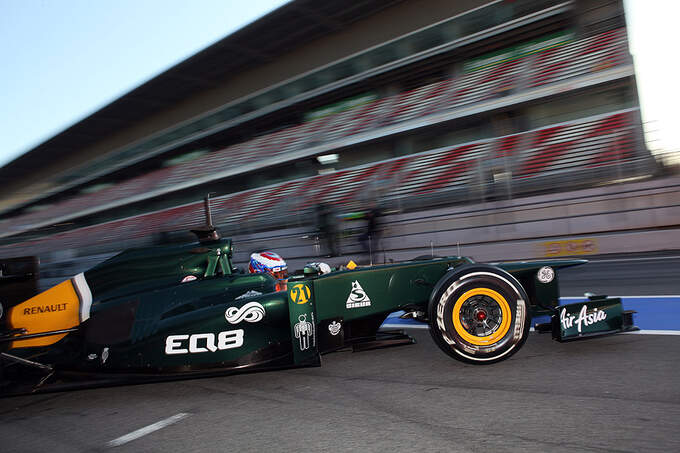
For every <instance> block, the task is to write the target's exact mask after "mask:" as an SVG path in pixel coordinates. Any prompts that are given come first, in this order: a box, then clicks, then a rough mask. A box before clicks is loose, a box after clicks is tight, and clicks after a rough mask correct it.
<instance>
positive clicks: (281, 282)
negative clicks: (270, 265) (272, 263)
mask: <svg viewBox="0 0 680 453" xmlns="http://www.w3.org/2000/svg"><path fill="white" fill-rule="evenodd" d="M271 275H272V276H273V277H274V278H275V279H276V290H277V291H286V290H287V289H288V269H283V270H280V271H276V272H271Z"/></svg>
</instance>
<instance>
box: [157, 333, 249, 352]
mask: <svg viewBox="0 0 680 453" xmlns="http://www.w3.org/2000/svg"><path fill="white" fill-rule="evenodd" d="M241 346H243V329H237V330H227V331H225V332H220V333H218V334H217V336H216V335H215V334H214V333H194V334H191V335H170V336H169V337H167V338H166V339H165V353H166V354H168V355H171V354H198V353H201V352H216V351H224V350H225V349H235V348H240V347H241Z"/></svg>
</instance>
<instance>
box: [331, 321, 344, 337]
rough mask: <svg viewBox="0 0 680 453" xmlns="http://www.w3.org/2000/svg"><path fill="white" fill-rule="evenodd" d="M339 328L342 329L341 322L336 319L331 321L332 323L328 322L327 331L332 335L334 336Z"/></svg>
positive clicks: (338, 331)
mask: <svg viewBox="0 0 680 453" xmlns="http://www.w3.org/2000/svg"><path fill="white" fill-rule="evenodd" d="M340 329H342V324H340V323H339V322H338V321H333V322H332V323H330V324H328V331H329V332H330V333H331V335H333V336H336V335H337V334H339V333H340Z"/></svg>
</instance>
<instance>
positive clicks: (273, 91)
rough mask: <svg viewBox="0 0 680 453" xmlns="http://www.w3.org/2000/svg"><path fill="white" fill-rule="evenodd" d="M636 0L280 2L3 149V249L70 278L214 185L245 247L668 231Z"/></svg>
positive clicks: (660, 237)
mask: <svg viewBox="0 0 680 453" xmlns="http://www.w3.org/2000/svg"><path fill="white" fill-rule="evenodd" d="M232 3H235V2H232ZM226 5H230V3H226ZM197 7H200V6H198V5H197ZM228 7H229V6H225V8H228ZM627 12H628V9H627V7H626V8H624V3H623V2H622V1H617V0H568V1H548V0H545V1H542V0H514V1H510V0H499V1H492V2H488V1H473V0H466V1H457V2H451V1H447V0H389V1H384V0H380V1H378V0H362V1H353V2H347V1H340V0H337V1H336V0H326V1H323V2H318V1H312V0H294V1H290V2H287V3H285V4H283V6H280V7H278V8H277V9H274V10H273V11H271V12H269V13H268V14H266V15H264V16H262V17H260V18H259V19H257V20H255V21H254V22H251V23H249V24H247V25H246V26H243V27H242V28H240V29H238V30H237V31H235V32H233V33H231V34H229V35H228V36H226V37H224V38H223V39H221V40H219V41H217V42H216V43H214V44H213V45H211V46H209V47H207V48H205V49H204V50H202V51H200V52H198V53H196V54H195V55H193V56H191V57H190V58H188V59H186V60H184V61H182V62H181V63H179V64H177V65H175V66H173V67H171V68H170V69H168V70H166V71H165V72H163V73H161V74H160V75H158V76H156V77H154V78H152V79H150V80H149V81H147V82H146V83H144V84H142V85H140V86H138V87H137V88H135V89H133V90H131V91H129V92H128V93H126V94H124V95H122V96H120V97H119V98H117V99H115V100H114V101H112V102H110V103H109V104H108V105H106V106H104V107H102V108H101V109H99V110H98V111H96V112H94V113H92V114H91V115H89V116H88V117H86V118H84V119H82V120H81V121H79V122H77V123H75V124H73V125H72V126H70V127H68V128H67V129H65V130H62V131H61V132H59V133H58V134H56V135H54V136H52V137H50V138H49V139H47V140H45V141H44V142H42V143H40V144H38V145H37V146H35V147H33V148H32V149H30V150H28V151H27V152H25V153H23V154H21V155H19V156H18V157H16V158H14V160H11V161H9V162H7V163H6V164H5V165H4V166H3V167H2V168H0V182H1V183H2V191H1V192H0V258H10V257H17V256H37V257H39V259H40V263H41V274H42V277H43V279H44V280H45V281H46V282H50V281H52V280H54V281H60V280H61V278H62V276H70V275H73V274H74V273H77V272H80V271H81V270H83V269H85V268H87V267H90V266H91V265H93V264H96V263H97V262H99V261H101V260H103V259H105V258H107V257H109V256H111V255H112V254H113V253H116V252H117V251H120V250H122V249H124V248H129V247H138V246H148V245H155V244H162V243H167V242H173V241H183V240H191V237H190V236H188V235H187V233H186V232H187V231H188V230H189V229H191V228H195V227H199V226H201V225H203V224H204V221H205V220H204V219H205V218H204V215H203V201H202V200H203V198H204V197H205V196H206V195H207V194H210V195H211V197H212V199H211V206H212V219H213V223H214V224H215V225H216V226H217V227H218V230H219V231H220V232H221V233H222V235H223V236H226V237H232V238H233V239H234V243H235V246H236V250H235V261H236V262H237V263H243V262H245V261H246V260H247V257H248V255H249V254H250V253H251V252H253V251H257V250H263V249H271V250H275V251H277V252H278V253H279V254H280V255H282V256H283V257H284V258H285V259H286V260H287V261H288V262H289V263H290V265H291V267H292V268H296V267H299V266H300V265H301V264H303V263H304V262H307V261H319V260H322V259H323V260H325V261H328V262H330V263H331V264H340V263H346V262H347V260H348V259H350V258H352V259H355V260H358V261H364V262H368V261H371V260H372V261H374V262H375V261H378V262H383V261H390V260H402V259H410V258H413V257H415V256H418V255H425V254H434V255H452V254H464V255H470V256H472V257H474V258H476V259H478V260H499V259H529V258H539V257H555V256H590V255H603V254H611V253H633V252H659V251H664V250H672V249H677V248H678V247H677V244H678V237H679V230H678V224H679V220H680V214H679V211H678V207H677V204H678V200H680V197H679V196H678V194H679V190H678V187H679V185H680V177H679V176H678V167H677V163H676V161H674V160H673V156H674V154H673V153H672V152H670V151H672V150H668V149H655V146H654V145H653V142H652V141H651V140H649V139H648V140H647V141H646V140H645V134H644V133H643V129H644V128H647V129H648V132H649V130H650V129H652V130H653V129H654V127H655V126H654V124H643V120H642V116H641V106H640V98H639V95H638V81H637V80H636V69H635V68H636V67H635V64H634V63H635V62H634V61H633V58H632V56H631V53H630V48H629V30H628V28H627V16H626V14H627ZM659 45H664V44H663V43H659ZM670 52H671V50H670V49H669V58H670V57H672V55H671V54H670ZM117 64H118V65H125V64H126V62H125V61H119V62H117ZM43 77H50V74H49V73H45V74H43ZM370 213H375V214H376V215H377V217H378V221H377V226H374V228H373V230H372V231H368V232H370V233H371V235H372V237H371V240H370V241H368V243H369V244H370V245H367V243H366V241H363V242H362V240H361V239H362V236H363V235H365V234H366V233H367V228H368V227H367V223H368V217H370V215H371V214H370ZM369 252H370V253H369Z"/></svg>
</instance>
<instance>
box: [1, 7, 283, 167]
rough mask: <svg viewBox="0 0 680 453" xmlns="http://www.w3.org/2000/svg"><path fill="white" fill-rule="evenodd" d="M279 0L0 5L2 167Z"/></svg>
mask: <svg viewBox="0 0 680 453" xmlns="http://www.w3.org/2000/svg"><path fill="white" fill-rule="evenodd" d="M285 3H286V1H284V0H247V1H246V0H193V1H187V0H115V1H104V0H0V166H2V165H4V164H6V163H7V162H9V161H11V160H13V159H14V158H16V157H18V155H20V154H22V153H24V152H26V151H28V150H30V149H31V148H33V147H35V146H36V145H39V144H40V143H42V142H44V141H45V140H47V139H49V138H51V137H52V136H54V135H56V134H57V133H59V132H61V131H62V130H64V129H66V128H68V127H69V126H71V125H73V124H74V123H77V122H78V121H80V120H82V119H84V118H86V117H87V116H89V115H90V114H92V113H94V112H95V111H97V110H99V109H100V108H101V107H104V106H105V105H107V104H109V103H110V102H111V101H114V100H115V99H117V98H118V97H120V96H122V95H123V94H125V93H127V92H129V91H130V90H132V89H134V88H136V87H137V86H139V85H141V84H142V83H144V82H146V81H148V80H149V79H151V78H153V77H154V76H156V75H158V74H160V73H162V72H163V71H165V70H166V69H168V68H170V67H172V66H174V65H175V64H177V63H179V62H181V61H182V60H185V59H186V58H188V57H190V56H191V55H193V54H195V53H197V52H198V51H200V50H202V49H204V48H205V47H207V46H209V45H210V44H213V43H214V42H216V41H219V40H220V39H221V38H223V37H225V36H227V35H229V34H231V33H233V32H234V31H236V30H238V29H239V28H242V27H243V26H245V25H247V24H249V23H250V22H253V21H254V20H256V19H258V18H259V17H261V16H263V15H265V14H267V13H269V12H270V11H272V10H274V9H276V8H277V7H279V6H281V5H283V4H285Z"/></svg>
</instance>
